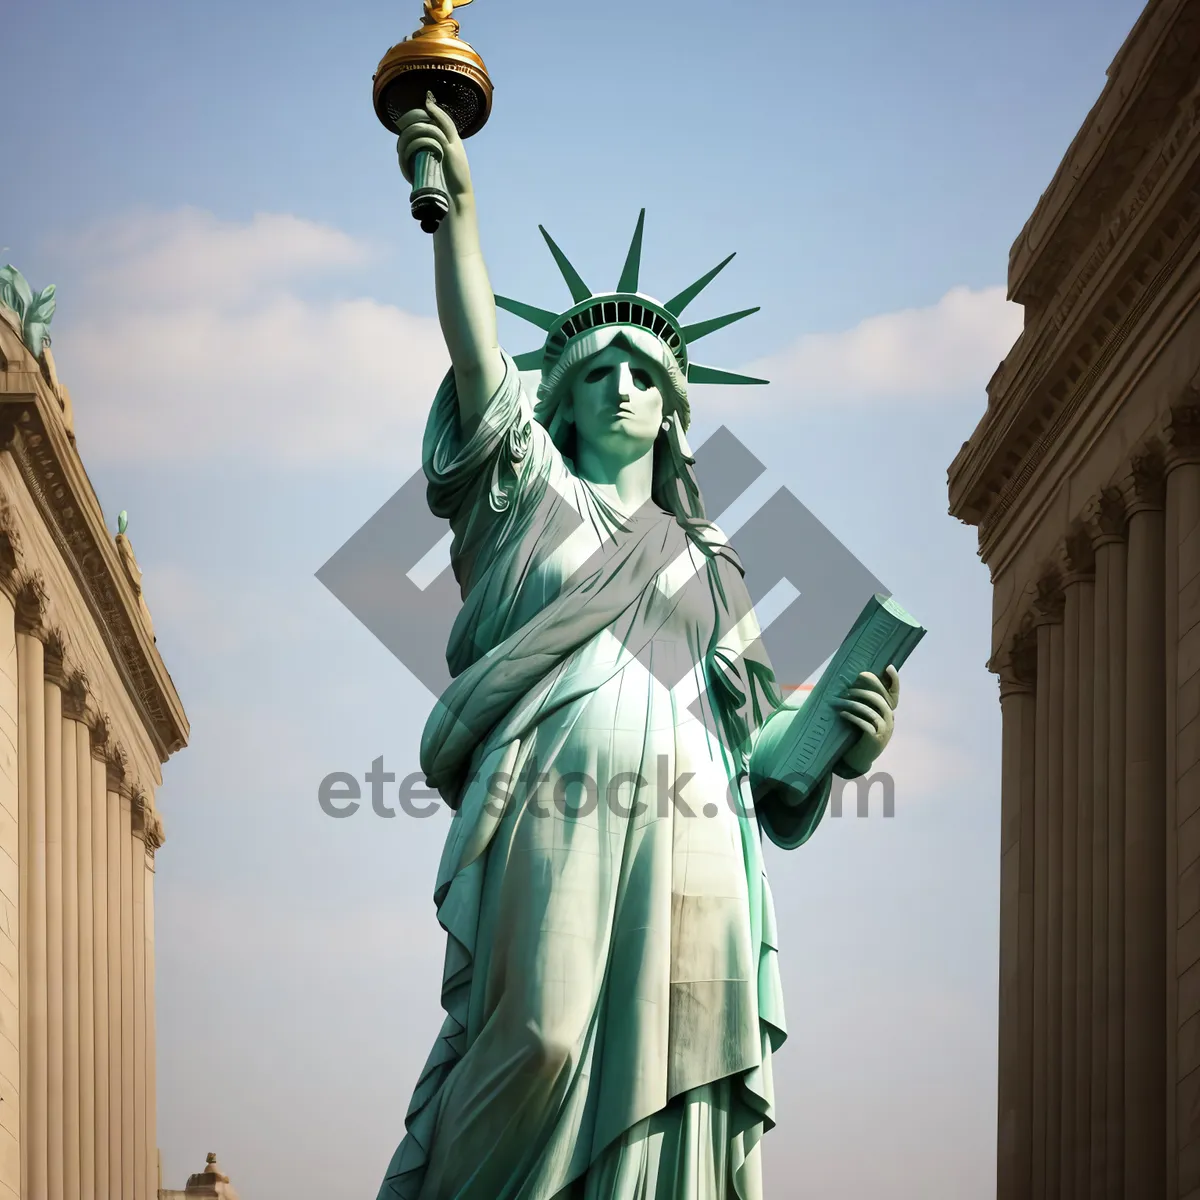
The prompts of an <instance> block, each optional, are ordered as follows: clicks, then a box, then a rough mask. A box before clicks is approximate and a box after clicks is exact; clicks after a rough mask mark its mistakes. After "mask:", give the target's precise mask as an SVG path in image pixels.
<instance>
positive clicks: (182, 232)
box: [56, 209, 1022, 466]
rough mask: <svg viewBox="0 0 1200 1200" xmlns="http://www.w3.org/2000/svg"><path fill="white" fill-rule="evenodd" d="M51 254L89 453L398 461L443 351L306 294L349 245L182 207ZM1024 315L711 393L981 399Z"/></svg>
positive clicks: (370, 311)
mask: <svg viewBox="0 0 1200 1200" xmlns="http://www.w3.org/2000/svg"><path fill="white" fill-rule="evenodd" d="M59 249H60V250H61V251H62V252H63V253H65V254H69V255H70V256H71V258H72V261H74V262H76V263H77V264H82V266H83V270H84V278H83V280H82V282H81V284H80V285H79V291H78V293H77V297H76V300H77V303H76V305H75V311H76V312H77V313H79V314H80V315H79V316H77V318H76V320H75V322H74V323H73V325H72V326H71V327H70V328H69V329H66V330H64V331H63V333H64V336H63V337H62V339H61V345H60V346H58V347H56V350H57V352H58V357H59V360H60V368H61V373H62V375H63V378H64V379H65V380H66V382H67V384H68V386H70V387H71V389H72V391H73V393H74V396H75V399H76V404H75V411H76V419H77V421H78V423H79V434H80V442H81V446H82V449H83V451H84V453H85V454H87V455H88V456H95V457H96V458H98V459H106V460H110V461H112V460H117V461H130V460H139V459H142V460H144V459H145V458H147V457H153V458H157V459H160V460H162V459H164V458H165V459H168V460H171V461H178V460H188V459H191V460H207V461H212V460H214V459H217V458H224V457H254V458H256V459H257V460H259V461H274V462H282V463H284V464H289V465H294V466H300V465H303V464H305V463H308V462H313V461H315V460H318V459H323V460H326V461H328V459H329V458H330V457H336V458H338V459H341V460H343V461H346V460H350V461H355V462H362V463H376V464H383V463H387V464H395V463H397V462H400V461H404V462H406V463H407V462H410V461H411V459H412V457H413V455H412V448H413V445H414V442H415V441H416V440H417V439H418V438H419V437H420V433H421V429H422V426H423V423H424V418H425V414H426V412H427V411H428V406H429V401H430V398H431V397H432V395H433V393H434V391H435V390H436V387H437V384H438V383H439V381H440V379H441V376H442V374H443V373H444V371H445V369H446V366H447V361H448V360H447V355H446V351H445V348H444V345H443V343H442V337H441V332H440V330H439V328H438V324H437V321H436V320H434V319H433V318H430V317H420V316H415V315H413V314H410V313H406V312H403V311H401V310H400V309H398V308H395V307H394V306H391V305H387V304H383V303H380V302H379V301H377V300H374V299H371V298H369V297H365V296H360V297H358V298H339V297H328V298H325V297H322V296H321V291H322V290H327V289H326V283H325V280H326V276H328V275H330V274H331V273H334V272H338V271H343V272H344V271H346V270H347V269H349V268H354V267H361V266H363V265H364V264H367V263H368V262H369V261H370V259H371V257H372V256H371V252H370V249H369V247H367V246H366V245H364V244H363V243H361V242H359V241H357V240H355V239H354V238H351V237H350V236H348V235H347V234H345V233H343V232H341V231H339V230H337V229H333V228H330V227H328V226H324V225H320V224H317V223H315V222H312V221H307V220H304V219H302V218H300V217H296V216H291V215H287V214H277V213H276V214H259V215H258V216H255V217H254V218H253V219H252V220H250V221H249V222H242V223H239V222H230V221H221V220H219V219H217V218H216V217H214V216H212V215H211V214H208V213H204V212H199V211H197V210H194V209H183V210H180V211H177V212H173V213H153V212H151V213H145V212H143V213H138V214H135V215H133V216H130V217H126V218H123V219H122V220H119V221H112V222H106V223H104V224H101V225H98V226H95V227H93V228H91V229H89V230H87V231H85V232H84V233H83V234H80V235H78V236H76V237H73V238H71V239H63V240H61V241H60V242H59ZM427 267H428V264H427V262H425V261H424V260H422V268H421V269H427ZM314 292H315V297H314ZM1021 319H1022V318H1021V310H1020V308H1019V307H1018V306H1017V305H1014V304H1009V303H1008V302H1007V301H1006V300H1005V298H1004V292H1003V289H1002V288H999V287H993V288H984V289H982V290H977V291H972V290H970V289H968V288H966V287H956V288H953V289H951V290H950V291H949V292H947V293H946V295H945V296H943V297H942V299H941V300H939V301H938V303H937V304H935V305H932V306H931V307H928V308H920V309H906V310H904V311H901V312H894V313H884V314H881V315H877V316H872V317H868V318H866V319H865V320H863V321H862V322H860V323H859V324H858V325H857V326H855V327H854V328H853V329H849V330H844V331H840V332H832V333H814V334H806V335H804V336H803V337H801V338H800V339H799V340H797V341H796V342H795V343H793V344H792V345H791V346H790V347H788V348H787V349H785V350H783V351H781V352H780V353H778V354H775V355H772V356H770V357H768V358H767V359H765V360H763V361H761V362H758V363H755V364H752V366H751V368H750V369H751V370H752V371H754V372H755V373H758V374H762V375H765V376H766V377H767V378H769V379H771V380H772V381H773V383H774V384H775V386H774V387H772V388H771V389H769V390H767V391H764V392H760V393H757V394H756V395H755V396H753V397H748V396H747V395H746V394H745V392H746V390H745V389H724V388H715V389H712V391H714V392H715V393H716V395H715V396H714V398H713V399H714V402H715V406H716V407H717V408H719V407H721V406H722V405H729V404H733V403H735V402H736V403H737V404H738V405H739V407H740V408H743V409H744V408H745V406H746V405H747V404H750V405H756V404H757V405H763V406H764V407H770V406H771V405H772V404H773V403H774V402H776V401H780V402H781V401H782V399H783V397H787V403H788V405H789V407H792V406H794V404H795V399H796V397H799V398H800V400H801V402H804V401H805V400H809V399H811V400H813V401H818V402H824V401H827V400H830V399H837V400H839V401H843V402H845V401H851V402H871V401H879V400H900V401H908V402H924V401H929V400H936V399H939V398H944V397H946V396H948V395H961V394H963V393H982V390H983V387H984V385H985V383H986V382H987V379H988V377H989V376H990V375H991V373H992V371H993V370H994V369H995V366H996V364H997V363H998V362H999V361H1000V359H1001V358H1002V357H1003V356H1004V354H1005V353H1006V352H1007V351H1008V349H1009V347H1010V346H1011V344H1012V342H1013V341H1014V339H1015V338H1016V336H1017V334H1018V333H1019V332H1020V329H1021ZM531 382H535V381H531ZM733 391H736V392H737V395H736V396H734V395H732V392H733Z"/></svg>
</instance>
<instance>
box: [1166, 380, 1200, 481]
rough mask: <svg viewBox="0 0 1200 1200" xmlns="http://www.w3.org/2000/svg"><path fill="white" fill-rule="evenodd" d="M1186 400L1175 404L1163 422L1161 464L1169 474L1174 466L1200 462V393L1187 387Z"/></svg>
mask: <svg viewBox="0 0 1200 1200" xmlns="http://www.w3.org/2000/svg"><path fill="white" fill-rule="evenodd" d="M1189 391H1190V392H1191V395H1190V396H1189V397H1188V402H1185V403H1182V404H1177V405H1175V406H1174V407H1172V408H1171V410H1170V412H1169V413H1168V414H1167V419H1166V421H1165V422H1164V423H1163V428H1162V440H1163V444H1164V447H1165V449H1164V452H1163V465H1164V467H1165V468H1166V470H1167V473H1168V474H1169V473H1170V472H1171V471H1173V470H1174V469H1175V468H1176V467H1182V466H1186V465H1188V464H1189V463H1190V464H1196V463H1200V394H1197V393H1196V391H1195V389H1194V388H1193V389H1189Z"/></svg>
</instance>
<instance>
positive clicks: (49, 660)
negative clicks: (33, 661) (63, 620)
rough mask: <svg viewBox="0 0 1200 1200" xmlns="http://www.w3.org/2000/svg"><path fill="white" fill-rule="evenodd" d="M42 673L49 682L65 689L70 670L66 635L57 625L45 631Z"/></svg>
mask: <svg viewBox="0 0 1200 1200" xmlns="http://www.w3.org/2000/svg"><path fill="white" fill-rule="evenodd" d="M43 644H44V645H45V647H46V650H45V656H44V659H43V667H42V670H43V673H44V674H45V677H46V679H47V681H48V682H49V683H53V684H54V685H55V686H56V687H59V688H62V689H64V690H65V688H66V686H67V677H68V675H70V673H71V670H70V667H69V666H68V665H67V635H66V634H65V633H64V632H63V631H62V629H60V628H59V627H58V626H57V625H55V626H53V627H52V628H50V629H48V630H47V631H46V636H45V638H44V639H43Z"/></svg>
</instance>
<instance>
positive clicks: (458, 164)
mask: <svg viewBox="0 0 1200 1200" xmlns="http://www.w3.org/2000/svg"><path fill="white" fill-rule="evenodd" d="M398 127H399V129H400V137H399V139H398V141H397V144H396V151H397V154H398V156H399V159H400V169H401V170H402V171H403V172H404V177H405V178H406V179H407V180H408V181H409V182H410V183H411V182H412V162H413V158H414V156H415V155H416V154H417V152H418V151H419V150H433V151H435V152H436V153H438V154H440V155H441V159H442V170H443V172H444V174H445V178H446V191H447V193H448V194H449V197H450V211H449V212H448V213H447V214H446V217H445V219H444V220H443V221H442V223H441V225H440V227H439V228H438V231H437V233H435V234H434V235H433V261H434V280H435V285H436V289H437V307H438V319H439V321H440V322H441V326H442V336H443V337H444V338H445V339H446V349H447V350H449V352H450V363H451V366H453V368H454V382H455V386H456V388H457V391H458V402H459V415H460V417H461V419H462V423H463V427H464V430H468V429H470V428H472V427H473V426H474V425H475V423H476V422H477V421H478V420H479V417H480V415H481V414H482V412H483V410H484V406H485V405H486V404H487V402H488V400H489V399H490V398H491V397H492V395H494V394H495V391H496V389H497V388H498V387H499V386H500V384H501V382H502V381H503V379H504V360H503V358H502V357H501V354H500V343H499V339H498V338H497V335H496V300H495V296H494V295H493V293H492V285H491V283H490V281H489V280H488V273H487V267H486V266H485V265H484V262H483V251H482V250H481V248H480V245H479V223H478V221H477V219H476V216H475V192H474V190H473V189H472V187H471V169H470V166H469V165H468V163H467V152H466V149H465V148H464V146H463V142H462V138H461V137H459V135H458V130H457V129H456V128H455V125H454V122H453V120H451V118H450V116H449V115H448V114H447V113H446V112H445V111H443V110H442V109H441V108H439V107H438V105H437V104H436V103H435V102H434V100H433V97H432V95H431V96H429V97H427V99H426V105H425V108H423V109H420V108H419V109H414V110H413V111H412V112H409V113H406V114H405V115H404V116H403V117H402V118H401V119H400V121H399V122H398Z"/></svg>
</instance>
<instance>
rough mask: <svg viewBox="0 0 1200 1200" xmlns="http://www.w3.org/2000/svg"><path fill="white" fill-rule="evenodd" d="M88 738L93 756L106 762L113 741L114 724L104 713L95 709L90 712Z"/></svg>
mask: <svg viewBox="0 0 1200 1200" xmlns="http://www.w3.org/2000/svg"><path fill="white" fill-rule="evenodd" d="M88 740H89V741H90V742H91V745H92V757H93V758H94V759H97V760H98V761H100V762H105V761H106V760H107V758H108V746H109V743H110V742H111V741H112V725H111V723H110V722H109V719H108V717H107V716H106V715H105V714H104V713H102V712H96V711H95V710H93V711H92V712H90V713H89V714H88Z"/></svg>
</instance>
